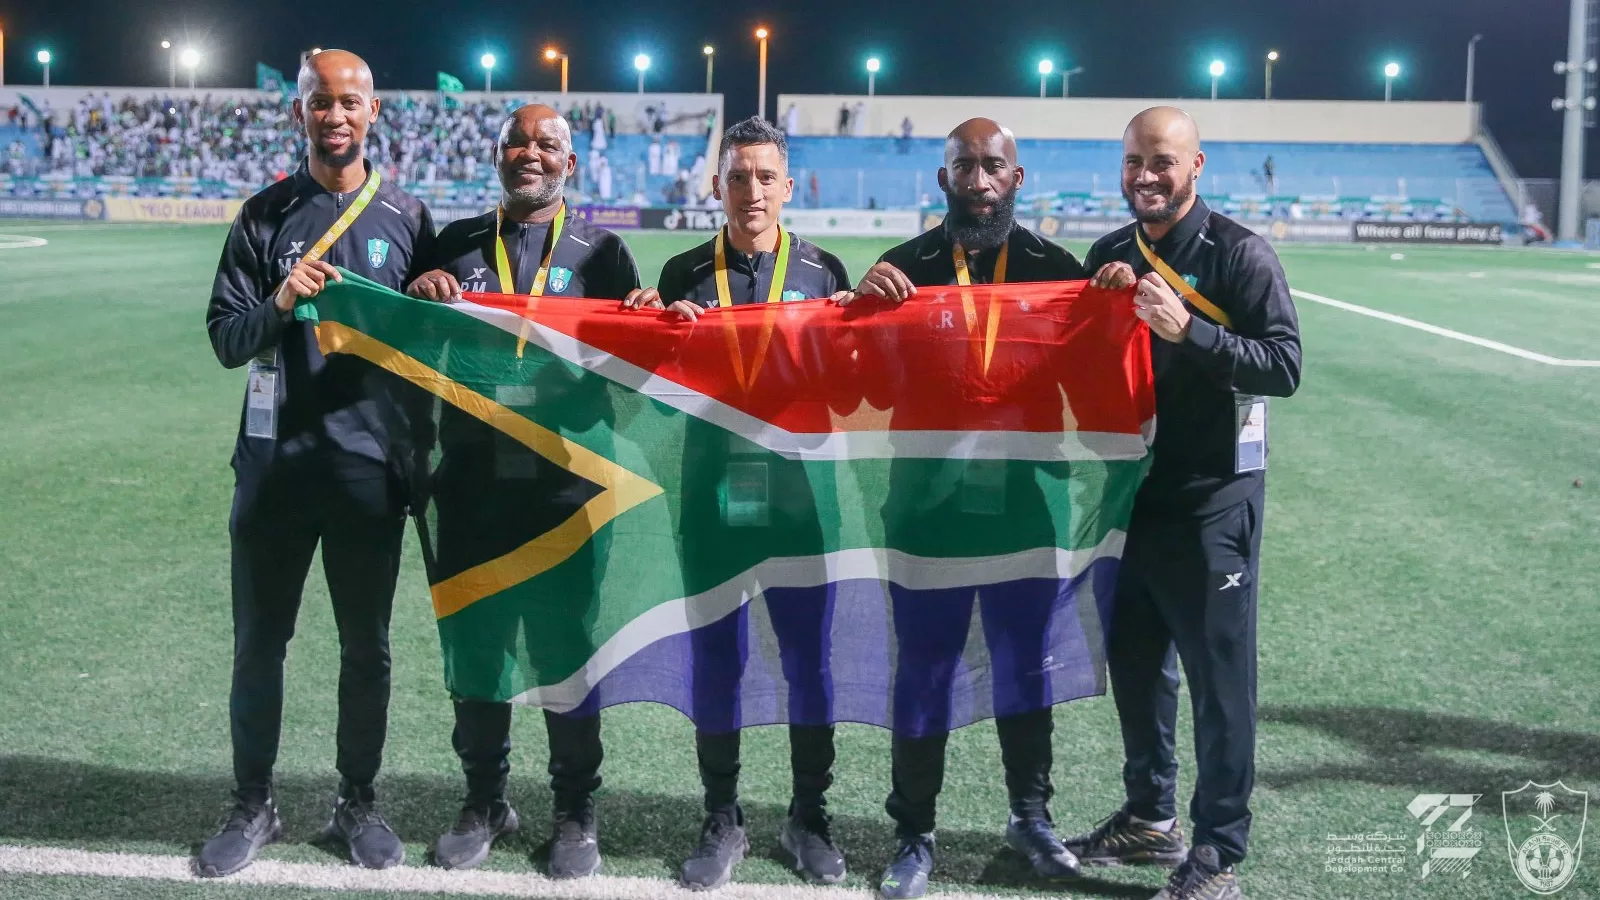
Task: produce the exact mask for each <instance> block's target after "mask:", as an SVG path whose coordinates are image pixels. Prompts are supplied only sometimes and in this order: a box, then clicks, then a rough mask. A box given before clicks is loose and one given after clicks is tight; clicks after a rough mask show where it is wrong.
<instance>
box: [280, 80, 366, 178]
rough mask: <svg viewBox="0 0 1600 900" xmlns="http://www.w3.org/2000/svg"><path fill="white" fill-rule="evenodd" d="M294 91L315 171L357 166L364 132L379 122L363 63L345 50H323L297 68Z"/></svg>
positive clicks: (298, 114)
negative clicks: (297, 73)
mask: <svg viewBox="0 0 1600 900" xmlns="http://www.w3.org/2000/svg"><path fill="white" fill-rule="evenodd" d="M298 87H299V89H300V96H299V97H297V98H295V101H294V117H295V121H297V122H299V123H300V124H301V125H302V126H304V127H305V130H306V137H307V138H308V139H309V140H310V142H311V159H312V162H313V164H314V165H313V168H316V167H319V166H320V167H326V168H327V169H330V170H332V169H339V170H343V169H352V168H353V167H356V166H358V165H359V164H360V163H361V160H362V145H363V144H364V143H366V140H367V127H368V126H369V125H371V124H372V120H374V119H376V118H377V117H378V98H377V97H374V96H373V95H372V70H371V69H369V68H367V64H366V62H365V61H363V60H362V59H361V57H359V56H357V55H355V54H354V53H351V52H349V51H347V50H324V51H322V52H321V53H318V54H316V55H315V56H312V57H311V58H310V59H308V60H306V64H305V65H303V66H301V67H300V78H299V83H298ZM361 171H362V172H363V173H364V171H365V169H364V168H363V169H362V170H361ZM312 174H313V175H315V174H316V172H315V171H314V172H313V173H312Z"/></svg>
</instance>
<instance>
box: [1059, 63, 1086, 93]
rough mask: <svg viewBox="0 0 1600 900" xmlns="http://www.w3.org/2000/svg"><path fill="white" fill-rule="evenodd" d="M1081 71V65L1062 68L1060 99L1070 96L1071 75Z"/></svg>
mask: <svg viewBox="0 0 1600 900" xmlns="http://www.w3.org/2000/svg"><path fill="white" fill-rule="evenodd" d="M1082 71H1083V66H1073V67H1072V68H1070V69H1063V70H1062V71H1061V99H1063V100H1065V99H1067V98H1068V97H1071V96H1072V76H1074V75H1077V74H1079V73H1081V72H1082Z"/></svg>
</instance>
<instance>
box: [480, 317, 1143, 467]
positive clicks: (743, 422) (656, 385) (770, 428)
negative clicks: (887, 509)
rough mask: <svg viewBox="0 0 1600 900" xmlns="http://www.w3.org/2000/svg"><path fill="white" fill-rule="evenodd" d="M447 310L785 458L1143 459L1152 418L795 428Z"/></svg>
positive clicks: (540, 329) (565, 342) (605, 359)
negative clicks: (1089, 426)
mask: <svg viewBox="0 0 1600 900" xmlns="http://www.w3.org/2000/svg"><path fill="white" fill-rule="evenodd" d="M451 308H452V309H454V310H457V311H459V312H462V313H465V314H466V315H469V316H472V317H473V318H475V319H478V320H479V321H481V322H484V323H486V324H488V325H493V326H494V327H496V328H498V329H500V330H501V331H504V332H506V333H508V334H515V335H518V336H521V335H522V334H523V333H524V332H523V328H524V327H525V326H526V325H530V324H531V327H530V328H529V330H528V332H527V334H528V342H529V343H530V344H533V345H534V346H536V347H539V348H541V349H544V350H547V351H549V352H551V353H554V354H555V355H556V356H559V357H561V358H562V359H564V360H566V361H567V362H570V363H572V364H573V365H576V366H580V367H582V368H584V369H587V370H588V371H591V372H594V373H595V374H597V375H600V376H602V377H604V378H606V379H607V380H609V381H614V382H616V383H617V384H620V385H622V386H624V387H627V388H631V389H633V390H636V391H638V392H640V393H641V394H644V395H646V396H648V397H650V398H651V399H652V400H656V401H659V402H661V403H664V404H666V405H667V406H670V407H672V408H673V409H676V410H678V411H680V412H684V413H687V414H689V415H691V416H694V417H695V418H697V419H703V420H705V421H707V422H710V423H711V424H713V425H716V426H717V427H719V428H722V429H725V430H727V431H731V432H733V433H734V434H737V435H740V436H741V437H744V438H746V439H748V440H749V441H750V442H752V443H754V444H756V445H757V446H759V447H763V448H765V449H767V450H770V451H772V452H773V453H776V454H778V455H779V456H782V457H785V458H788V459H809V460H843V459H893V458H896V457H900V458H914V459H940V458H945V459H952V458H953V459H1017V460H1029V461H1035V462H1070V461H1078V460H1108V461H1109V460H1137V459H1143V458H1144V456H1145V454H1146V453H1147V452H1149V451H1148V448H1149V446H1150V444H1149V441H1150V440H1151V439H1152V438H1153V435H1154V429H1153V427H1151V425H1152V423H1146V429H1145V433H1144V434H1117V433H1114V432H1103V431H1074V432H1067V433H1061V432H1038V431H846V432H833V433H830V434H797V433H795V432H792V431H788V430H785V429H783V428H779V427H777V426H776V425H773V424H772V423H770V422H767V421H764V420H762V419H758V418H756V417H755V416H752V415H750V414H749V413H747V412H744V411H743V410H740V409H737V408H735V407H732V406H729V405H727V404H726V403H723V402H722V401H720V400H717V399H715V398H713V397H708V396H706V395H705V394H702V393H700V392H699V391H696V390H693V389H691V388H687V387H684V386H683V385H681V384H678V383H677V382H675V381H670V380H668V379H665V378H662V377H661V376H659V375H656V374H655V373H654V372H651V371H649V370H647V369H644V368H641V367H639V366H636V365H634V364H633V363H630V362H628V361H627V360H625V359H620V358H618V357H616V356H613V355H612V354H610V353H607V352H605V351H603V350H600V349H598V348H595V347H592V346H590V345H588V344H585V343H583V342H582V341H579V340H577V339H576V338H573V337H571V336H569V335H566V334H563V333H562V332H560V331H557V330H555V329H553V328H549V327H547V326H544V325H540V324H538V323H537V322H534V323H528V320H526V319H524V318H522V317H521V316H519V315H517V314H516V313H513V312H509V311H507V310H503V309H495V308H493V307H488V306H481V305H479V304H476V303H456V304H452V306H451Z"/></svg>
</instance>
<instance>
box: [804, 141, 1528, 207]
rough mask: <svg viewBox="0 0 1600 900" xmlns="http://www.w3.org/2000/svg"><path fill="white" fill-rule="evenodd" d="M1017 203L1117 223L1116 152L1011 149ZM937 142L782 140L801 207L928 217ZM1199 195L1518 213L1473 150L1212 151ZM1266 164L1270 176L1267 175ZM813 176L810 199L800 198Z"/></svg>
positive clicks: (1071, 146) (1104, 148) (1047, 146)
mask: <svg viewBox="0 0 1600 900" xmlns="http://www.w3.org/2000/svg"><path fill="white" fill-rule="evenodd" d="M1017 143H1018V154H1019V156H1020V158H1021V160H1022V163H1023V165H1024V167H1025V168H1026V170H1027V174H1028V182H1027V186H1026V187H1025V188H1024V193H1025V195H1026V197H1027V198H1028V202H1029V203H1030V204H1031V205H1032V206H1033V208H1034V211H1035V212H1037V213H1059V214H1066V215H1076V216H1094V215H1107V216H1117V217H1120V216H1123V215H1125V210H1124V207H1123V203H1122V199H1121V196H1120V195H1119V193H1118V190H1119V188H1118V184H1119V182H1118V178H1119V173H1118V170H1117V159H1118V158H1119V157H1120V155H1121V152H1122V148H1121V145H1120V144H1118V143H1117V142H1115V141H1089V140H1030V139H1021V140H1019V141H1018V142H1017ZM942 146H943V142H942V141H940V140H938V139H936V138H909V139H907V138H892V137H866V138H857V137H831V136H830V137H813V136H797V137H794V138H793V139H791V141H790V150H789V153H790V168H791V169H792V170H793V171H794V173H795V180H796V183H797V185H799V187H800V190H799V191H798V194H799V196H800V199H801V200H802V201H803V202H805V203H807V204H810V205H816V206H821V207H867V206H875V207H879V208H886V209H893V208H904V207H907V206H928V205H933V206H938V205H941V204H942V202H943V201H942V199H941V198H940V197H939V196H938V194H939V189H938V186H937V184H936V183H935V182H934V179H933V169H934V168H935V166H936V161H937V160H938V159H939V158H940V155H941V153H942ZM1206 155H1207V161H1206V170H1205V176H1204V177H1203V178H1202V181H1201V193H1202V194H1203V195H1204V196H1206V197H1207V198H1208V200H1212V201H1215V205H1218V206H1219V207H1220V208H1222V209H1224V210H1225V211H1227V212H1229V213H1230V214H1237V215H1242V216H1244V217H1245V218H1268V217H1279V218H1307V219H1322V220H1336V219H1376V218H1384V219H1391V220H1394V221H1451V220H1457V219H1462V220H1466V219H1470V220H1473V221H1484V222H1512V221H1515V220H1516V213H1515V211H1514V208H1513V206H1512V203H1511V200H1510V198H1509V197H1507V196H1506V193H1505V190H1504V189H1503V188H1502V187H1501V185H1500V183H1499V181H1498V180H1497V179H1496V178H1495V174H1494V172H1493V170H1492V169H1490V167H1489V162H1488V160H1487V159H1486V158H1485V156H1484V154H1483V151H1482V150H1480V149H1479V148H1478V147H1477V146H1476V145H1473V144H1459V145H1452V144H1437V145H1427V144H1306V143H1244V142H1237V143H1231V142H1210V143H1207V145H1206ZM1269 158H1270V159H1271V160H1272V172H1273V177H1272V179H1271V181H1270V183H1269V180H1268V178H1267V176H1266V174H1265V171H1264V170H1265V163H1266V161H1267V160H1268V159H1269ZM812 173H815V174H816V176H817V177H816V182H817V191H816V192H815V194H814V195H813V193H812V192H811V191H810V182H811V175H812Z"/></svg>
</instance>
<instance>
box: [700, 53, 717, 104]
mask: <svg viewBox="0 0 1600 900" xmlns="http://www.w3.org/2000/svg"><path fill="white" fill-rule="evenodd" d="M700 52H701V53H704V54H705V57H706V93H708V94H709V93H711V63H712V61H713V57H715V56H716V55H717V48H715V47H713V46H711V45H710V44H707V45H705V46H704V47H701V48H700Z"/></svg>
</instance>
